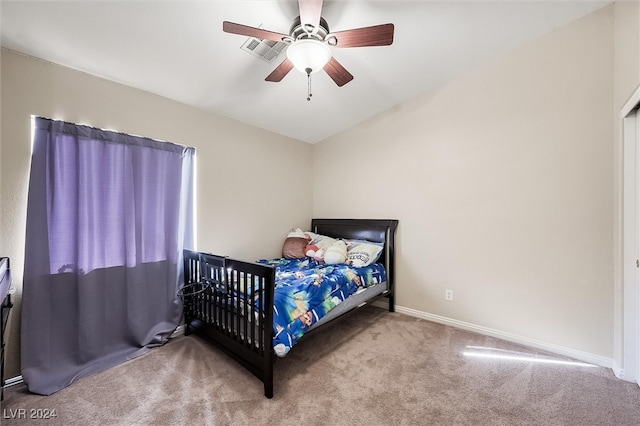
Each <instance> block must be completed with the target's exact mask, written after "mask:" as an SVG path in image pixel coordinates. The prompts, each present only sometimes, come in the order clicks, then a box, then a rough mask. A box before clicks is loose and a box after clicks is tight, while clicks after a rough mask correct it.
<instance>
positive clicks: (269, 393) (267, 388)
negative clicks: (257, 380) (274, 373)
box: [264, 382, 273, 399]
mask: <svg viewBox="0 0 640 426" xmlns="http://www.w3.org/2000/svg"><path fill="white" fill-rule="evenodd" d="M264 396H266V397H267V398H269V399H271V398H273V382H271V383H267V382H265V383H264Z"/></svg>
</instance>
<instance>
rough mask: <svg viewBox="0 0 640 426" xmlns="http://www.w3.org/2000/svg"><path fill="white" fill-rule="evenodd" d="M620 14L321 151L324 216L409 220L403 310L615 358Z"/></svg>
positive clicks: (404, 235) (550, 40) (401, 280)
mask: <svg viewBox="0 0 640 426" xmlns="http://www.w3.org/2000/svg"><path fill="white" fill-rule="evenodd" d="M613 18H614V16H613V8H612V7H607V8H606V9H603V10H600V11H598V12H596V13H594V14H592V15H590V16H587V17H585V18H583V19H581V20H579V21H576V22H574V23H571V24H570V25H568V26H565V27H563V28H560V29H559V30H557V31H555V32H553V33H551V34H549V35H546V36H544V37H542V38H540V39H538V40H536V41H534V42H532V43H530V44H528V45H527V46H525V47H522V48H519V49H518V50H516V51H514V52H511V53H510V54H508V55H506V56H505V57H503V58H502V59H500V60H498V61H496V62H494V63H492V64H490V65H488V66H485V67H483V68H482V69H479V70H475V71H470V73H469V74H468V75H466V76H464V77H462V78H460V79H458V80H456V81H453V82H451V83H449V84H446V85H443V86H441V87H439V88H437V89H436V90H434V91H433V92H431V93H427V94H423V95H421V96H419V97H417V98H416V99H414V100H413V101H411V102H406V103H403V104H401V105H399V106H397V107H396V108H394V109H392V110H390V111H387V112H385V113H383V114H381V115H379V116H377V117H375V118H374V119H371V120H368V121H366V122H364V123H361V124H360V125H358V126H356V127H354V128H352V129H350V130H348V131H345V132H343V133H341V134H340V135H337V136H335V137H332V138H329V139H327V140H325V141H323V142H321V143H319V144H317V145H315V146H314V152H313V162H314V192H313V193H314V209H313V214H314V215H315V216H345V217H369V216H370V217H388V218H397V219H399V220H400V226H399V230H398V234H399V235H398V240H399V247H398V259H397V262H398V267H397V303H398V305H400V306H401V307H405V308H409V309H413V310H416V311H420V312H425V313H429V314H431V315H437V316H441V317H445V318H448V319H453V320H456V321H461V322H464V323H468V324H475V325H477V326H479V327H487V328H489V329H492V330H500V331H502V332H504V333H510V334H513V335H517V336H523V337H526V338H528V339H533V340H536V341H541V342H548V343H549V344H551V345H560V346H562V347H568V348H573V349H575V350H577V351H584V352H586V353H590V354H595V355H598V356H602V357H609V358H610V357H612V342H613V284H612V281H613V279H612V276H613V272H612V269H613V249H612V239H613V230H612V223H613V212H612V205H613V143H612V141H613V120H612V114H611V111H612V105H613V95H612V94H613V53H614V40H613V24H614V19H613ZM381 172H382V174H381ZM445 289H452V290H453V291H454V301H453V302H446V301H445V300H444V293H445Z"/></svg>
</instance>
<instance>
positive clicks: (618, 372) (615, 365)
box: [611, 360, 626, 380]
mask: <svg viewBox="0 0 640 426" xmlns="http://www.w3.org/2000/svg"><path fill="white" fill-rule="evenodd" d="M611 369H612V370H613V374H614V375H615V376H616V377H617V378H618V379H622V380H626V379H625V378H624V368H622V367H620V365H618V363H617V362H616V361H615V360H614V361H613V365H612V366H611Z"/></svg>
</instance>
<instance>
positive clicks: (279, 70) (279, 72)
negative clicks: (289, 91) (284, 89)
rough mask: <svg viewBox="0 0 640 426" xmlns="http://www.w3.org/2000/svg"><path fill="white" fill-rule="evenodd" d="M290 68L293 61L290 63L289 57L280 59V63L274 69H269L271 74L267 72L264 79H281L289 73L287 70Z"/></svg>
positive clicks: (275, 80)
mask: <svg viewBox="0 0 640 426" xmlns="http://www.w3.org/2000/svg"><path fill="white" fill-rule="evenodd" d="M292 69H293V63H291V61H290V60H289V59H286V58H285V60H284V61H282V62H281V63H280V65H278V66H277V67H276V69H274V70H273V71H271V74H269V75H268V76H267V78H265V81H273V82H274V83H277V82H279V81H282V79H283V78H284V76H285V75H287V74H289V71H291V70H292Z"/></svg>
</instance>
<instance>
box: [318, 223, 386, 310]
mask: <svg viewBox="0 0 640 426" xmlns="http://www.w3.org/2000/svg"><path fill="white" fill-rule="evenodd" d="M397 227H398V220H396V219H311V231H312V232H315V233H316V234H321V235H326V236H328V237H333V238H344V239H357V240H368V241H373V242H376V243H384V249H383V251H382V253H381V254H380V260H379V262H381V263H382V264H384V267H385V269H386V270H387V282H388V285H389V289H390V291H391V294H392V297H393V295H394V294H395V265H396V262H395V235H396V228H397Z"/></svg>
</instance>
